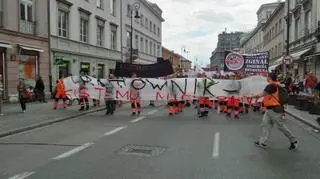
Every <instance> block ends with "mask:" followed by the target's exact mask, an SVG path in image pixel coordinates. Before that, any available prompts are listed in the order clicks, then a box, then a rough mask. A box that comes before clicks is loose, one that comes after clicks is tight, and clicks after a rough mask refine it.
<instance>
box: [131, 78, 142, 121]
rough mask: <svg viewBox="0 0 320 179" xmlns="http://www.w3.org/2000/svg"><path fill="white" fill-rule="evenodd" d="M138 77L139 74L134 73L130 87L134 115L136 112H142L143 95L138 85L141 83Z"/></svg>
mask: <svg viewBox="0 0 320 179" xmlns="http://www.w3.org/2000/svg"><path fill="white" fill-rule="evenodd" d="M136 79H138V78H137V74H135V73H133V74H132V82H131V87H130V102H131V111H132V115H136V113H138V114H140V113H141V110H142V109H141V96H140V91H139V89H137V87H138V86H139V85H140V83H139V82H138V81H135V80H136Z"/></svg>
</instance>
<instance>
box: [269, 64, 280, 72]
mask: <svg viewBox="0 0 320 179" xmlns="http://www.w3.org/2000/svg"><path fill="white" fill-rule="evenodd" d="M278 66H279V65H272V66H271V67H269V72H271V71H272V70H275V69H276V68H277V67H278Z"/></svg>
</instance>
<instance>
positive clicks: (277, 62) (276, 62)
mask: <svg viewBox="0 0 320 179" xmlns="http://www.w3.org/2000/svg"><path fill="white" fill-rule="evenodd" d="M282 61H283V57H280V58H278V59H277V60H276V61H274V62H272V63H271V65H272V66H275V65H276V66H279V65H281V64H282Z"/></svg>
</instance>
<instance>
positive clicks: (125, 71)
mask: <svg viewBox="0 0 320 179" xmlns="http://www.w3.org/2000/svg"><path fill="white" fill-rule="evenodd" d="M133 73H136V74H137V76H138V77H141V78H158V77H163V76H168V75H171V74H173V69H172V66H171V63H170V61H169V60H164V61H161V62H158V63H155V64H148V65H140V64H130V63H121V62H117V64H116V69H115V76H117V77H131V76H132V74H133Z"/></svg>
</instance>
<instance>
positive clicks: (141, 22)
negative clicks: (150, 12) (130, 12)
mask: <svg viewBox="0 0 320 179" xmlns="http://www.w3.org/2000/svg"><path fill="white" fill-rule="evenodd" d="M140 24H141V26H142V27H143V26H144V19H143V14H140Z"/></svg>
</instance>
